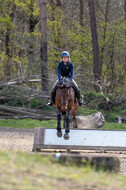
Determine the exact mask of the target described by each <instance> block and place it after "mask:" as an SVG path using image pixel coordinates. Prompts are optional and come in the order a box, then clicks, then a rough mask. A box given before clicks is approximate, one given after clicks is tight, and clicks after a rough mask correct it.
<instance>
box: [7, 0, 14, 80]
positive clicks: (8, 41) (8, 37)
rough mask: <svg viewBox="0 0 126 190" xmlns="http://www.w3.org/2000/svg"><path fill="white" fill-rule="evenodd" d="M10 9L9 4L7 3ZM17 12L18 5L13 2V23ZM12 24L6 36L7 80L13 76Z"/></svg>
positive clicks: (8, 26)
mask: <svg viewBox="0 0 126 190" xmlns="http://www.w3.org/2000/svg"><path fill="white" fill-rule="evenodd" d="M7 6H8V9H9V6H10V5H9V4H8V5H7ZM15 12H16V5H15V4H14V3H13V5H12V8H11V12H10V14H9V17H10V20H11V22H12V24H13V21H14V18H15ZM11 30H12V28H11V26H10V25H9V24H8V25H7V31H6V36H5V47H6V64H5V77H6V80H7V81H9V80H10V77H11V58H12V52H11Z"/></svg>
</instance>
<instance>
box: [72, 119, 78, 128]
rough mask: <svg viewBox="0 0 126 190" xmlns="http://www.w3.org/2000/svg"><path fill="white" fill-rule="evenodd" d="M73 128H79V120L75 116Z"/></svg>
mask: <svg viewBox="0 0 126 190" xmlns="http://www.w3.org/2000/svg"><path fill="white" fill-rule="evenodd" d="M73 128H78V125H77V119H76V117H75V116H74V117H73Z"/></svg>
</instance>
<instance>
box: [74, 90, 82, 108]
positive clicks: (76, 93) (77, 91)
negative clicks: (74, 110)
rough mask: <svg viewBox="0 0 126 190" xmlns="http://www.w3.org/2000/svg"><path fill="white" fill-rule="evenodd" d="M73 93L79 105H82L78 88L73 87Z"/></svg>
mask: <svg viewBox="0 0 126 190" xmlns="http://www.w3.org/2000/svg"><path fill="white" fill-rule="evenodd" d="M75 95H76V97H77V100H78V104H79V106H81V105H82V101H81V98H80V91H79V90H78V89H75Z"/></svg>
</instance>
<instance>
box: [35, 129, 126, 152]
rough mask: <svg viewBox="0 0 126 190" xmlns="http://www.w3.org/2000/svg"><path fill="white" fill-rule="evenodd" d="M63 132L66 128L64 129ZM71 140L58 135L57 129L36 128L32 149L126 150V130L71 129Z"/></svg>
mask: <svg viewBox="0 0 126 190" xmlns="http://www.w3.org/2000/svg"><path fill="white" fill-rule="evenodd" d="M62 132H63V134H64V133H65V130H64V129H62ZM69 135H70V138H69V140H65V139H64V138H63V136H62V137H57V130H56V129H49V128H39V127H38V128H35V131H34V143H33V149H32V151H34V152H35V151H36V152H37V151H41V150H42V149H66V150H103V151H104V150H108V151H109V150H111V151H126V131H121V130H99V129H98V130H91V129H71V130H70V134H69Z"/></svg>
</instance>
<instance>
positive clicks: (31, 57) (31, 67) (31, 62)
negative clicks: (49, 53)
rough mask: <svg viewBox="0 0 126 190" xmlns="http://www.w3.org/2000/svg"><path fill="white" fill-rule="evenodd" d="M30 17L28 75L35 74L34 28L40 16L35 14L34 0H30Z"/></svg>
mask: <svg viewBox="0 0 126 190" xmlns="http://www.w3.org/2000/svg"><path fill="white" fill-rule="evenodd" d="M29 9H30V18H29V33H30V37H31V39H30V42H29V50H28V59H29V65H28V76H30V75H32V74H34V67H35V65H34V63H35V61H34V49H33V48H34V44H33V43H34V35H33V32H34V29H35V26H36V24H37V23H38V21H39V20H38V18H36V17H35V16H34V0H31V1H30V7H29Z"/></svg>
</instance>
